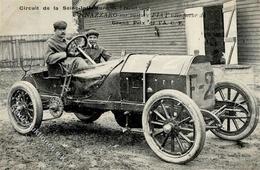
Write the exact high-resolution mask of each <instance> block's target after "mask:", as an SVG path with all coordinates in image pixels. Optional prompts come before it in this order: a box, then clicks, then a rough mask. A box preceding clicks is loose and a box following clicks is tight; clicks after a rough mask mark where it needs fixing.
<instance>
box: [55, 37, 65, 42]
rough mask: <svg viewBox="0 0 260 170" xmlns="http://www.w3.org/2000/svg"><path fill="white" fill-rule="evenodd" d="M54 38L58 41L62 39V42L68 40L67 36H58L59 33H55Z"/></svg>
mask: <svg viewBox="0 0 260 170" xmlns="http://www.w3.org/2000/svg"><path fill="white" fill-rule="evenodd" d="M54 38H55V39H56V40H58V41H61V42H66V39H65V38H60V37H58V36H57V35H54Z"/></svg>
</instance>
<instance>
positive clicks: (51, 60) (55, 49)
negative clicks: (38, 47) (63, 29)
mask: <svg viewBox="0 0 260 170" xmlns="http://www.w3.org/2000/svg"><path fill="white" fill-rule="evenodd" d="M66 46H67V40H66V39H61V38H59V37H57V36H56V35H54V36H52V37H51V38H49V39H48V40H47V47H46V53H45V60H46V63H47V64H56V63H57V62H58V61H62V60H64V59H65V58H66V57H67V56H66V52H65V50H66Z"/></svg>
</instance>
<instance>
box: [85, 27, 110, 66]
mask: <svg viewBox="0 0 260 170" xmlns="http://www.w3.org/2000/svg"><path fill="white" fill-rule="evenodd" d="M98 36H99V33H98V32H97V31H96V30H93V29H91V30H89V31H87V33H86V37H87V40H88V44H87V46H86V47H85V48H84V51H85V52H86V53H87V54H88V55H89V56H90V57H91V58H92V59H93V60H94V61H95V62H96V63H100V62H101V58H103V59H104V60H105V61H107V60H109V58H110V57H111V54H110V53H109V52H107V51H106V50H105V49H104V48H103V47H100V46H99V45H98V44H97V41H98Z"/></svg>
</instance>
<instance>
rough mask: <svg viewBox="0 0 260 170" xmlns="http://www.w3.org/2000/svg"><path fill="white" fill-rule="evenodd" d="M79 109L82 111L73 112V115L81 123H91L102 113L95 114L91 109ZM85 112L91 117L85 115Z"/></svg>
mask: <svg viewBox="0 0 260 170" xmlns="http://www.w3.org/2000/svg"><path fill="white" fill-rule="evenodd" d="M81 109H82V110H81V111H78V112H74V114H75V116H76V117H77V118H78V119H79V120H80V121H82V122H83V123H92V122H94V121H96V120H97V119H98V118H99V117H100V116H101V115H102V113H100V112H95V111H93V110H91V109H86V110H84V108H81ZM86 112H91V115H88V114H86Z"/></svg>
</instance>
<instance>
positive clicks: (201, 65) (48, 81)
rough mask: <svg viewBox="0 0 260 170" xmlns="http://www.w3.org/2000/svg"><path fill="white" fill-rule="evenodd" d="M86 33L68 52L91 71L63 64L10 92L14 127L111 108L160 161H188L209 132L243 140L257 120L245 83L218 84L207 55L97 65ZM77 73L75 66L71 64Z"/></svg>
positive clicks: (138, 57)
mask: <svg viewBox="0 0 260 170" xmlns="http://www.w3.org/2000/svg"><path fill="white" fill-rule="evenodd" d="M84 45H86V37H85V36H76V37H75V38H73V39H72V40H71V41H70V42H69V44H68V47H67V50H66V52H67V53H71V52H76V53H78V55H80V56H82V57H84V58H85V59H86V60H88V61H89V63H90V66H89V68H87V69H86V70H83V71H81V72H79V73H75V74H73V73H72V69H67V68H64V67H62V66H61V67H60V70H59V71H58V72H56V73H55V74H53V73H51V71H50V70H45V71H41V72H35V73H30V74H25V76H24V77H23V78H22V80H21V81H18V82H16V83H15V84H14V85H13V86H12V88H11V90H10V92H9V94H8V113H9V117H10V120H11V123H12V126H13V127H14V129H15V130H16V131H17V132H19V133H21V134H28V133H32V131H33V130H35V129H36V128H39V127H40V125H41V122H42V121H43V111H44V110H49V112H50V113H51V114H52V116H53V118H59V117H60V116H61V115H62V113H63V111H69V112H73V113H75V115H76V116H77V117H78V118H79V119H80V120H81V121H83V122H85V123H90V122H93V121H95V120H97V119H98V118H99V117H100V116H101V114H102V113H105V112H107V111H112V112H113V113H114V116H115V120H116V121H117V123H118V124H119V125H120V126H122V127H124V128H125V129H130V130H131V129H135V128H142V130H143V133H144V136H145V139H146V141H147V143H148V145H149V146H150V148H151V149H152V150H153V152H154V153H155V154H156V155H157V156H158V157H159V158H161V159H162V160H164V161H167V162H172V163H178V164H183V163H186V162H189V161H191V160H193V159H194V158H195V157H197V156H198V155H199V153H200V152H201V150H202V148H203V146H204V142H205V136H206V131H207V130H211V131H212V132H213V133H214V134H215V135H216V136H218V137H220V138H222V139H225V140H242V139H244V138H246V137H247V136H249V135H250V134H251V133H252V132H253V131H254V129H255V128H256V125H257V122H258V115H259V113H258V109H257V105H256V99H255V97H254V96H253V94H252V93H251V92H250V90H249V89H248V88H247V87H246V86H245V85H243V84H241V83H239V82H236V81H233V80H232V81H230V80H225V81H222V82H217V83H215V82H214V74H213V69H212V66H211V65H210V63H209V62H208V61H207V57H205V56H180V55H145V54H129V55H126V56H125V57H123V58H120V59H117V60H112V61H108V62H105V63H100V64H96V63H95V62H94V61H93V60H92V59H91V58H90V57H89V56H87V55H86V53H85V52H84V50H83V49H82V48H84ZM72 68H73V65H72Z"/></svg>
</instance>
